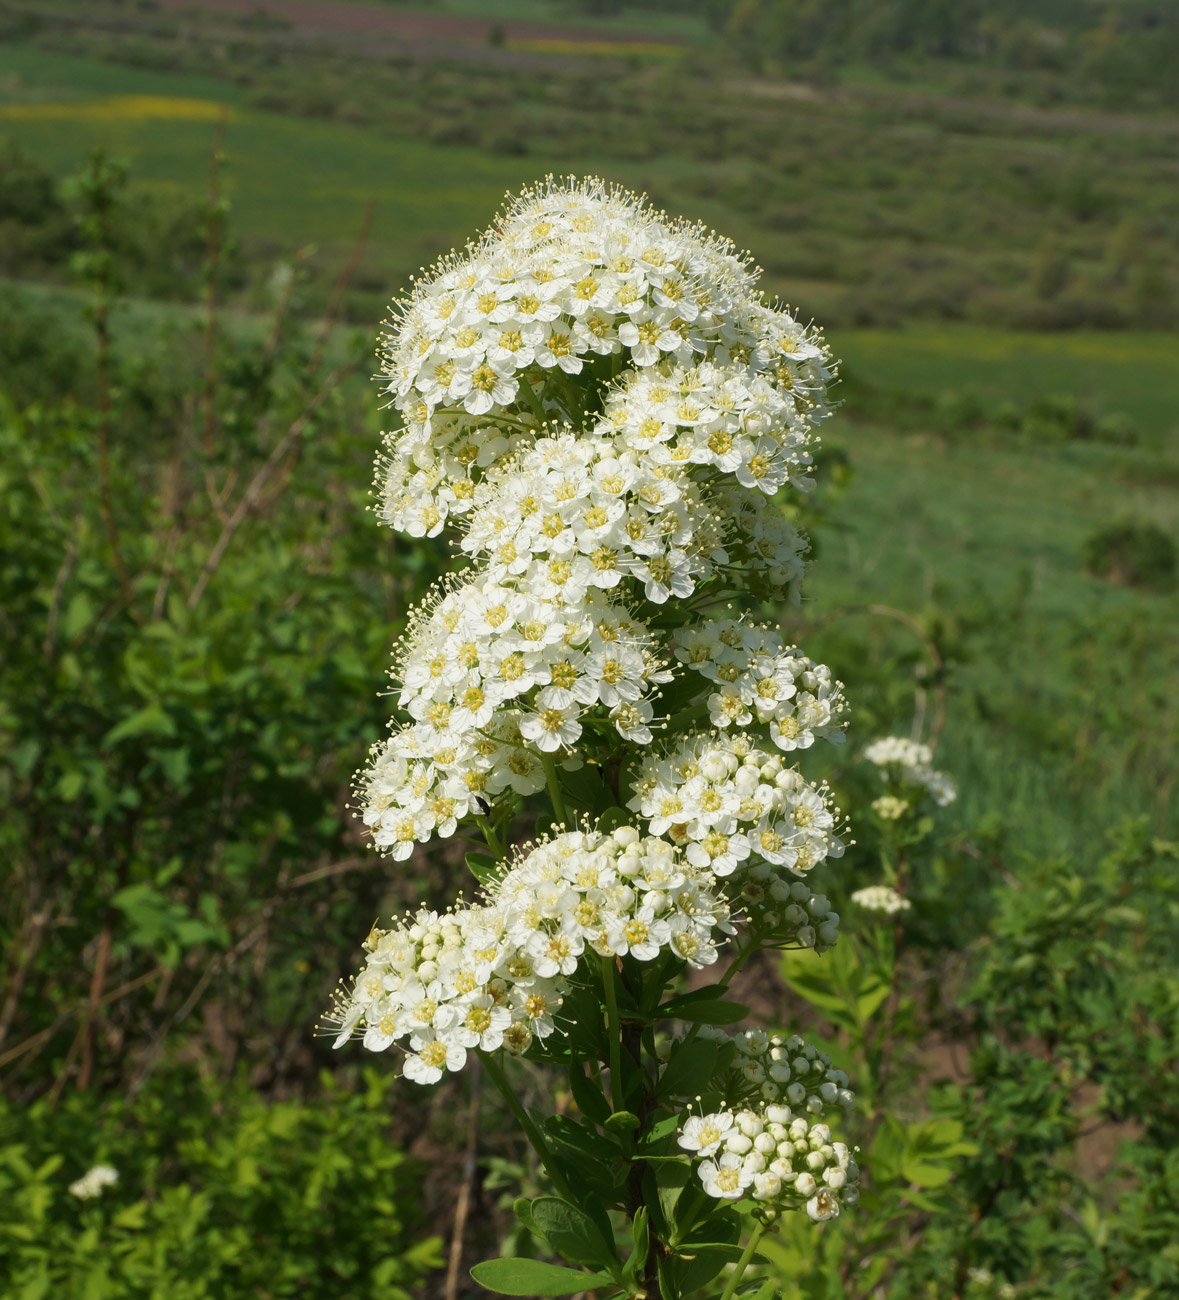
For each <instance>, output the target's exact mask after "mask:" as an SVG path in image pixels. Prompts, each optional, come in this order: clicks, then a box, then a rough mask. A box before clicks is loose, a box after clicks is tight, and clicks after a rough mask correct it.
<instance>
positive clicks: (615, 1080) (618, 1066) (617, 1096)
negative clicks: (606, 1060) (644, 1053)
mask: <svg viewBox="0 0 1179 1300" xmlns="http://www.w3.org/2000/svg"><path fill="white" fill-rule="evenodd" d="M601 957H602V987H603V988H604V989H605V991H606V1038H607V1039H608V1040H609V1043H610V1096H611V1099H612V1102H613V1106H614V1110H615V1111H620V1110H624V1109H625V1107H624V1106H623V1104H622V1021H621V1020H620V1019H619V1018H618V991H617V989H615V987H614V958H613V957H612V956H610V955H609V954H607V953H602V954H601Z"/></svg>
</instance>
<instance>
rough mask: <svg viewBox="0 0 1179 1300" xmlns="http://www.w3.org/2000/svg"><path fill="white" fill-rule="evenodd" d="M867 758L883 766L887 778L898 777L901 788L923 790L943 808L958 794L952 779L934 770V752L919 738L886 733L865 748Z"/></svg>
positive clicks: (880, 766) (895, 778) (896, 779)
mask: <svg viewBox="0 0 1179 1300" xmlns="http://www.w3.org/2000/svg"><path fill="white" fill-rule="evenodd" d="M864 758H865V759H866V760H867V761H868V762H869V763H875V764H876V766H877V767H879V768H882V769H883V770H884V774H885V778H886V779H891V780H895V781H896V782H897V783H898V784H899V785H900V786H901V787H902V788H907V789H916V790H924V791H925V793H926V794H928V795H929V796H930V797H931V798H932V799H933V801H934V803H936V804H938V805H940V806H941V807H943V808H944V807H945V806H946V804H950V803H953V802H954V800H955V799H956V798H957V797H958V791H957V789H956V788H955V786H954V782H953V781H952V780H951V778H950V777H948V776H947V775H946V774H945V773H944V772H935V771H934V769H933V767H932V763H933V751H932V750H931V749H930V748H929V746H928V745H922V744H921V743H920V742H918V741H916V740H909V739H908V738H907V737H905V736H884V737H882V738H881V739H880V740H874V741H873V742H872V743H871V744H870V745H869V746H868V748H867V749H865V750H864Z"/></svg>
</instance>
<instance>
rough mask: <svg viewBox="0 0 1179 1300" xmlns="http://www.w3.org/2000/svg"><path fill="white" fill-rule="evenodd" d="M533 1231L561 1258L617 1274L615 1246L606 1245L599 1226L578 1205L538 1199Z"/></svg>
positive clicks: (534, 1208) (555, 1199)
mask: <svg viewBox="0 0 1179 1300" xmlns="http://www.w3.org/2000/svg"><path fill="white" fill-rule="evenodd" d="M530 1214H531V1222H530V1224H529V1226H530V1227H533V1228H535V1229H536V1231H537V1232H539V1233H540V1234H541V1236H542V1237H544V1239H545V1240H546V1241H547V1242H548V1243H549V1245H550V1246H552V1248H553V1249H554V1250H555V1251H556V1252H557V1254H558V1255H563V1256H564V1257H565V1258H566V1259H571V1260H572V1261H573V1262H574V1263H575V1264H588V1265H591V1266H593V1267H601V1268H606V1269H608V1270H610V1271H611V1272H615V1271H617V1268H618V1256H617V1253H616V1252H615V1250H614V1246H613V1244H612V1243H608V1242H606V1241H603V1239H602V1234H601V1233H600V1232H599V1231H598V1225H597V1224H596V1223H595V1222H594V1221H593V1219H591V1218H590V1217H589V1215H588V1214H586V1213H585V1212H584V1211H583V1210H582V1209H580V1208H579V1207H578V1206H576V1205H571V1204H570V1203H569V1202H568V1201H563V1200H561V1198H560V1197H558V1196H538V1197H537V1198H536V1200H534V1201H533V1202H532V1209H531V1211H530Z"/></svg>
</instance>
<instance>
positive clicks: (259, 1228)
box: [0, 1070, 441, 1300]
mask: <svg viewBox="0 0 1179 1300" xmlns="http://www.w3.org/2000/svg"><path fill="white" fill-rule="evenodd" d="M389 1089H390V1084H389V1082H388V1079H387V1078H382V1077H381V1076H380V1075H379V1074H378V1073H377V1072H376V1071H374V1072H372V1073H370V1074H369V1075H368V1077H367V1080H366V1087H365V1088H364V1089H361V1090H359V1091H355V1092H353V1091H350V1090H348V1089H342V1088H334V1087H332V1085H331V1083H330V1081H325V1083H324V1090H323V1094H322V1095H321V1097H320V1098H319V1099H318V1100H317V1101H316V1102H315V1103H313V1104H309V1103H304V1102H295V1101H286V1102H272V1103H268V1102H266V1101H265V1100H264V1099H262V1098H260V1097H259V1096H258V1095H257V1094H256V1093H254V1092H253V1091H252V1090H251V1089H250V1088H248V1087H247V1086H245V1085H244V1083H240V1084H234V1085H232V1086H229V1087H222V1086H220V1085H218V1084H215V1083H213V1082H210V1081H208V1080H203V1079H202V1078H201V1076H200V1075H199V1074H197V1073H196V1072H194V1071H191V1070H185V1071H179V1072H169V1073H168V1074H167V1075H159V1076H157V1077H156V1078H155V1079H153V1080H152V1081H151V1083H150V1084H149V1085H148V1087H147V1088H146V1089H145V1090H144V1091H143V1092H141V1093H140V1094H139V1095H138V1096H137V1097H136V1098H135V1099H134V1100H133V1101H129V1100H126V1099H111V1100H108V1101H106V1102H102V1101H100V1100H99V1099H98V1098H97V1097H95V1096H94V1095H93V1094H85V1093H76V1094H72V1095H69V1096H67V1097H65V1098H63V1100H62V1101H61V1103H59V1104H58V1105H57V1106H56V1107H55V1106H52V1105H50V1104H48V1103H46V1102H44V1101H42V1102H38V1103H36V1104H34V1105H33V1106H31V1107H24V1106H19V1105H10V1104H7V1103H4V1104H3V1105H2V1107H0V1137H2V1139H3V1153H2V1154H0V1207H2V1208H0V1278H3V1279H4V1290H5V1295H8V1296H12V1297H14V1300H16V1298H17V1297H19V1298H20V1300H33V1298H34V1297H39V1296H61V1297H66V1296H86V1297H89V1298H91V1300H106V1298H107V1297H109V1298H110V1300H115V1298H116V1297H118V1298H120V1300H121V1298H122V1297H128V1298H132V1297H143V1298H144V1300H147V1298H148V1297H159V1296H175V1297H177V1298H178V1300H202V1298H204V1297H209V1298H210V1300H211V1298H212V1297H218V1296H229V1295H235V1296H236V1295H256V1296H260V1297H273V1298H274V1300H278V1298H279V1297H292V1298H294V1297H308V1298H309V1300H313V1298H315V1297H323V1298H324V1300H327V1297H333V1298H334V1297H338V1296H339V1295H341V1294H342V1293H344V1292H354V1293H356V1294H364V1295H365V1296H371V1297H373V1300H413V1297H415V1296H417V1295H419V1294H420V1291H419V1288H420V1286H421V1284H422V1282H423V1280H424V1279H425V1278H426V1276H427V1275H428V1274H429V1272H430V1271H431V1270H432V1269H434V1268H437V1267H438V1265H439V1264H440V1263H441V1255H440V1242H439V1239H438V1238H437V1237H429V1238H425V1239H423V1240H421V1241H419V1242H417V1243H416V1244H415V1243H414V1241H413V1233H414V1230H415V1229H416V1228H417V1227H418V1222H419V1214H420V1210H419V1206H418V1198H417V1194H416V1190H415V1186H414V1183H415V1170H414V1168H413V1166H412V1165H411V1164H410V1163H409V1162H408V1160H407V1158H406V1157H405V1156H404V1155H403V1154H401V1152H400V1151H399V1150H398V1149H397V1148H396V1146H395V1145H394V1144H392V1143H391V1141H390V1134H389V1120H388V1108H389V1105H390V1098H389ZM99 1160H101V1161H102V1162H103V1163H106V1164H108V1165H110V1166H112V1167H113V1168H114V1169H115V1170H116V1171H117V1173H118V1183H117V1185H116V1186H114V1187H112V1188H108V1189H106V1190H105V1191H104V1192H103V1193H102V1195H101V1196H100V1197H97V1198H95V1199H91V1200H79V1199H77V1198H76V1197H75V1196H73V1195H71V1194H70V1193H69V1192H68V1191H67V1184H68V1183H70V1182H71V1181H72V1180H73V1179H75V1178H78V1177H80V1176H81V1175H82V1174H83V1173H85V1172H86V1170H87V1169H88V1168H89V1167H90V1166H91V1165H92V1164H94V1163H96V1162H98V1161H99Z"/></svg>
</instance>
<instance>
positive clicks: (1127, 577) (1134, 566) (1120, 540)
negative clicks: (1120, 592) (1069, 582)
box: [1085, 520, 1177, 589]
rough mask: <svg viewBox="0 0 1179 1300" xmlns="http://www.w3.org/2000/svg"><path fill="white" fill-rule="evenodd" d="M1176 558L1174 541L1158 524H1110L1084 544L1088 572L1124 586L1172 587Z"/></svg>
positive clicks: (1128, 521) (1131, 522)
mask: <svg viewBox="0 0 1179 1300" xmlns="http://www.w3.org/2000/svg"><path fill="white" fill-rule="evenodd" d="M1176 559H1177V557H1176V550H1175V543H1174V541H1173V540H1172V539H1171V538H1170V536H1168V534H1167V533H1165V532H1163V530H1162V529H1161V528H1160V527H1159V526H1158V524H1152V523H1144V524H1140V523H1135V522H1134V521H1133V520H1127V521H1125V522H1122V523H1114V524H1110V525H1108V526H1107V527H1105V528H1099V529H1098V530H1097V531H1096V532H1094V533H1093V534H1091V535H1090V537H1089V538H1088V539H1087V541H1086V542H1085V567H1086V568H1087V569H1088V570H1089V572H1090V573H1092V574H1095V575H1096V576H1097V577H1099V578H1108V579H1109V580H1110V582H1116V583H1119V584H1122V585H1124V586H1128V587H1155V588H1159V589H1163V588H1168V587H1173V586H1174V585H1175V572H1176Z"/></svg>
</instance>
